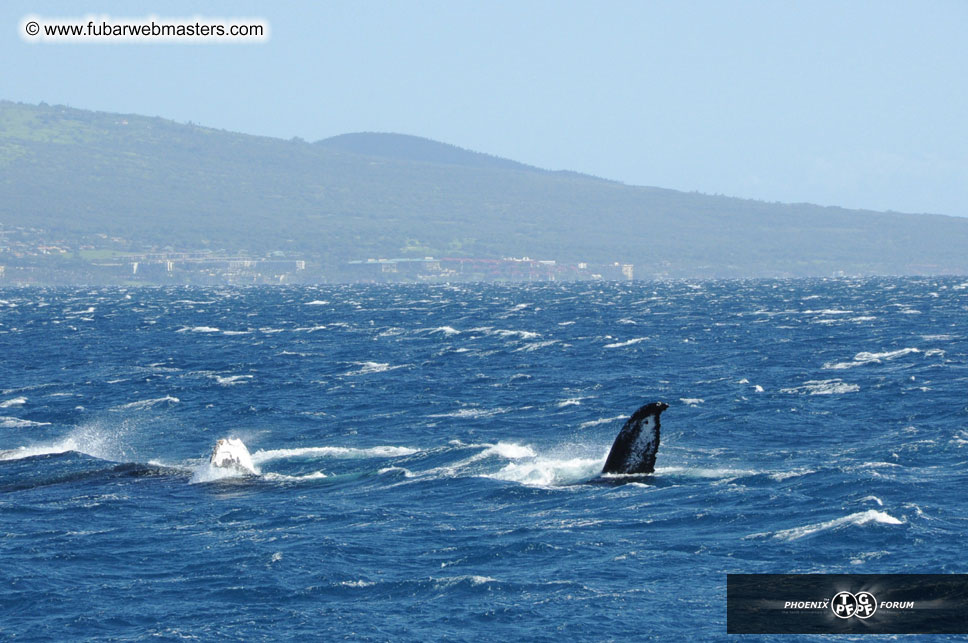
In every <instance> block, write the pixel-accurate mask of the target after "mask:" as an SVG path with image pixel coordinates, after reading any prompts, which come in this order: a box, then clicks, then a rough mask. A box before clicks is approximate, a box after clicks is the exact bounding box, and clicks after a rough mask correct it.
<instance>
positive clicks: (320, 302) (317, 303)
mask: <svg viewBox="0 0 968 643" xmlns="http://www.w3.org/2000/svg"><path fill="white" fill-rule="evenodd" d="M328 304H329V302H328V301H326V300H325V299H314V300H312V301H307V302H306V303H305V305H306V306H326V305H328Z"/></svg>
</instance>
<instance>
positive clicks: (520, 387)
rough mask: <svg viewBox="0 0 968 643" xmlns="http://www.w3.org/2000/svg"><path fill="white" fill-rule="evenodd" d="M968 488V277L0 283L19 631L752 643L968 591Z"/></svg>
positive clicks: (0, 628) (4, 609) (0, 409)
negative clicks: (768, 578)
mask: <svg viewBox="0 0 968 643" xmlns="http://www.w3.org/2000/svg"><path fill="white" fill-rule="evenodd" d="M654 400H662V401H665V402H667V403H669V405H670V408H669V409H668V410H667V411H666V412H665V413H664V414H663V417H662V445H661V447H660V449H659V455H658V462H657V471H656V473H655V475H654V476H652V477H651V478H648V479H637V480H635V481H630V482H628V483H627V484H614V485H598V484H596V485H589V484H582V483H583V482H585V481H588V480H590V479H592V478H594V477H595V476H596V475H597V473H598V472H599V471H600V469H601V466H602V464H603V462H604V460H605V456H606V454H607V452H608V449H609V447H610V446H611V443H612V440H613V439H614V437H615V435H616V434H617V432H618V430H619V429H620V428H621V426H622V423H623V422H624V420H625V418H626V417H627V416H628V415H629V414H630V413H631V412H632V411H634V410H635V409H637V408H638V407H639V406H641V405H642V404H644V403H646V402H651V401H654ZM229 436H233V437H239V438H241V439H242V440H243V441H244V442H245V444H246V445H247V446H248V448H249V450H250V451H251V453H252V455H253V460H254V462H255V465H256V467H257V469H258V471H259V473H258V475H241V474H239V473H233V472H230V471H227V470H223V469H216V468H213V467H212V466H211V465H209V463H208V458H209V454H210V452H211V450H212V446H213V444H214V443H215V441H216V440H217V439H218V438H221V437H229ZM966 483H968V282H966V281H965V278H930V279H928V278H925V279H869V280H850V279H843V280H813V281H722V282H676V283H638V282H634V283H623V284H608V283H606V284H600V283H592V284H590V283H573V284H534V285H513V286H511V285H503V286H502V285H460V286H392V287H391V286H332V287H299V288H286V287H278V288H251V289H245V288H238V289H229V288H155V289H149V288H145V289H120V288H97V289H9V288H8V289H4V290H0V561H2V563H0V638H2V639H15V640H48V639H56V640H78V639H90V638H101V639H108V640H114V639H117V640H127V639H138V638H149V637H153V638H159V639H160V640H182V639H186V638H188V639H191V638H198V639H203V640H212V639H229V640H247V641H249V640H278V639H297V638H299V639H309V640H332V639H337V638H351V639H362V640H420V641H425V640H441V639H444V640H507V639H510V638H512V637H514V638H515V639H518V640H547V641H560V640H642V639H649V638H658V639H674V638H680V637H681V638H689V639H693V640H702V639H709V638H725V632H726V624H725V618H726V617H725V584H726V574H727V573H733V572H735V573H759V572H774V573H794V572H831V573H833V572H836V573H888V572H890V573H897V572H912V573H913V572H924V573H955V572H957V573H964V572H968V563H966V562H965V551H966V544H968V539H966V530H968V494H966V493H965V489H966V486H968V484H966Z"/></svg>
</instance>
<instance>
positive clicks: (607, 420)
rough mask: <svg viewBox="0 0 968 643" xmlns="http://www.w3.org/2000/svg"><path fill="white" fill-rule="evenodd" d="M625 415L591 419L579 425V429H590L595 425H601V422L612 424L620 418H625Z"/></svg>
mask: <svg viewBox="0 0 968 643" xmlns="http://www.w3.org/2000/svg"><path fill="white" fill-rule="evenodd" d="M625 418H626V416H625V415H613V416H612V417H607V418H599V419H597V420H589V421H588V422H582V423H581V424H579V425H578V428H579V429H588V428H591V427H593V426H599V425H600V424H611V423H612V422H617V421H618V420H624V419H625Z"/></svg>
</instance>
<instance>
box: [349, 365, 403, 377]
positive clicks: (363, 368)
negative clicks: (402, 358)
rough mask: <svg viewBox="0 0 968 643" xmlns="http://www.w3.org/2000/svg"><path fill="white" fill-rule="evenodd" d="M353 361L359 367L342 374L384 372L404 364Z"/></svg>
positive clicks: (401, 366)
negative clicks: (392, 364)
mask: <svg viewBox="0 0 968 643" xmlns="http://www.w3.org/2000/svg"><path fill="white" fill-rule="evenodd" d="M354 363H355V364H357V365H359V366H360V368H358V369H356V370H355V371H347V372H346V373H343V375H345V376H353V375H370V374H372V373H385V372H387V371H393V370H396V369H398V368H403V367H404V366H405V365H404V364H401V365H398V366H390V364H388V363H383V362H354Z"/></svg>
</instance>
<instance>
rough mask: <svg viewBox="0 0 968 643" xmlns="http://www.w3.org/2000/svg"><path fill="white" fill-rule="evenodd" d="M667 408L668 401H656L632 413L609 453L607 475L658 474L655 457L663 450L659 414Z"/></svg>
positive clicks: (605, 472)
mask: <svg viewBox="0 0 968 643" xmlns="http://www.w3.org/2000/svg"><path fill="white" fill-rule="evenodd" d="M667 408H669V405H668V404H666V403H665V402H652V403H650V404H646V405H645V406H643V407H642V408H640V409H639V410H638V411H636V412H635V413H633V414H632V417H630V418H629V419H628V421H626V422H625V426H623V427H622V430H621V431H619V433H618V436H616V438H615V442H614V443H613V444H612V450H611V451H609V452H608V458H607V459H606V460H605V466H604V467H603V468H602V473H603V474H608V473H612V474H615V473H618V474H648V473H652V472H653V471H655V454H656V451H658V450H659V415H661V414H662V412H663V411H665V410H666V409H667Z"/></svg>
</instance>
